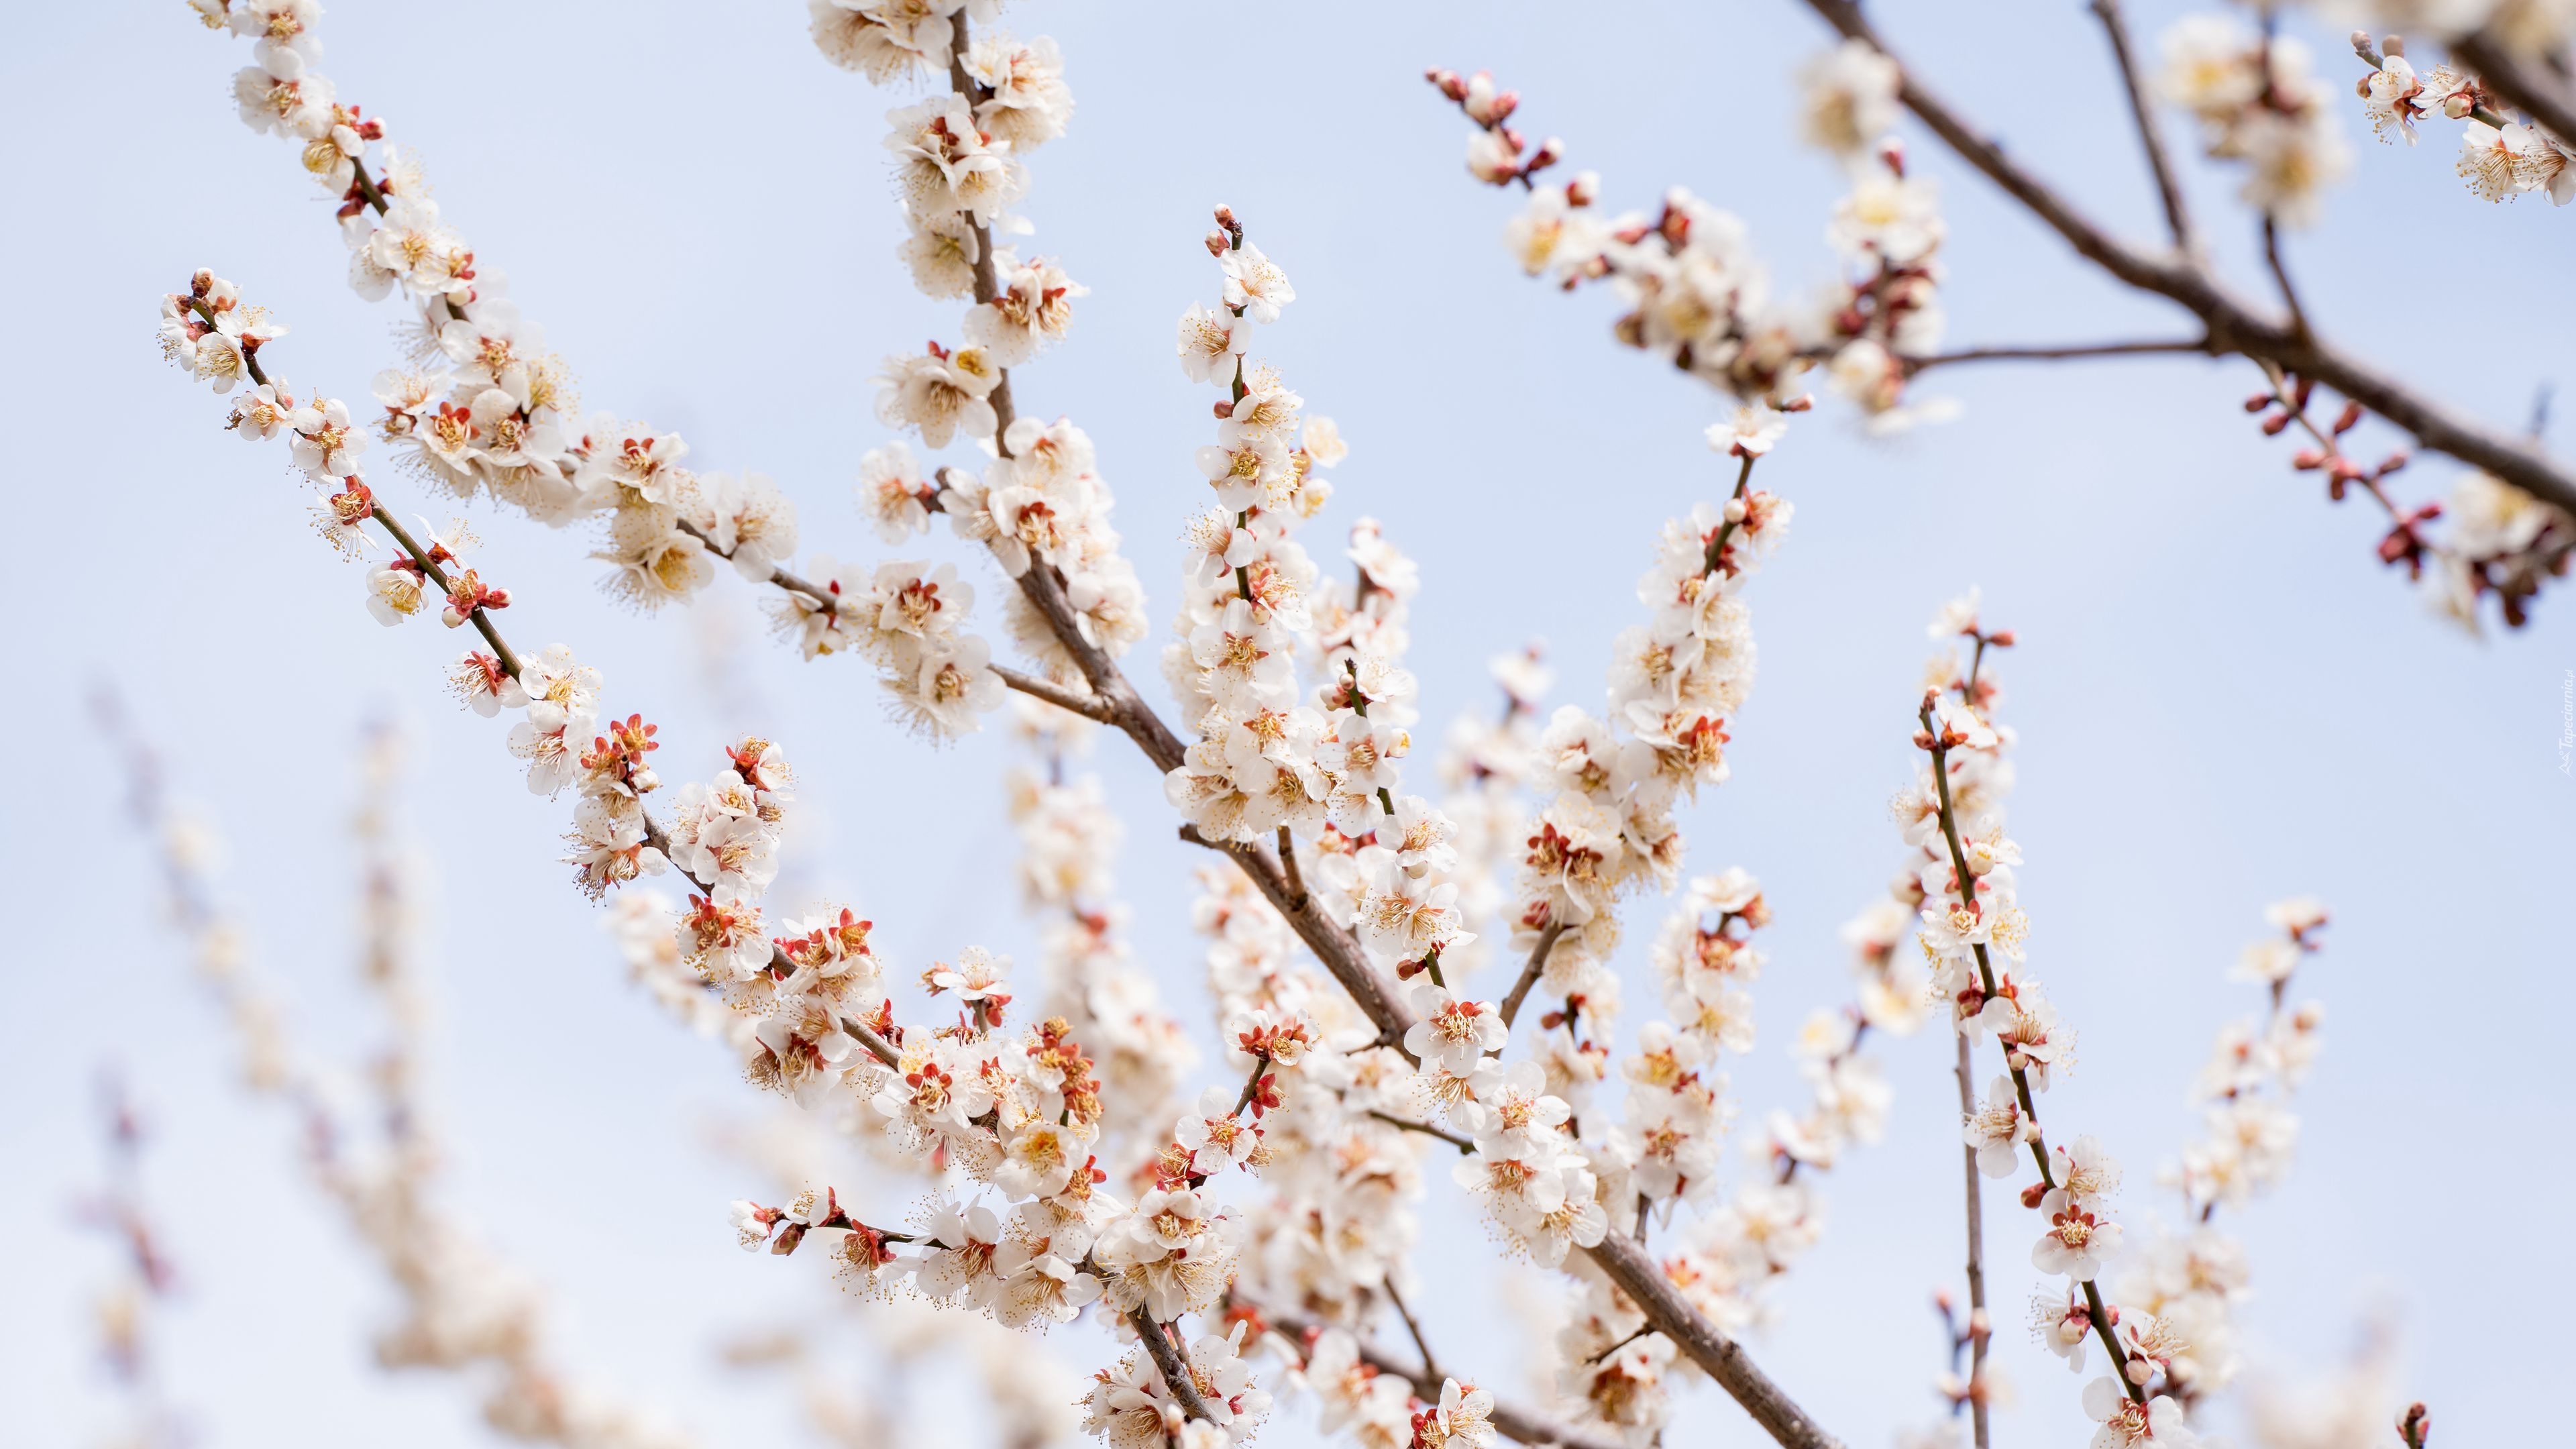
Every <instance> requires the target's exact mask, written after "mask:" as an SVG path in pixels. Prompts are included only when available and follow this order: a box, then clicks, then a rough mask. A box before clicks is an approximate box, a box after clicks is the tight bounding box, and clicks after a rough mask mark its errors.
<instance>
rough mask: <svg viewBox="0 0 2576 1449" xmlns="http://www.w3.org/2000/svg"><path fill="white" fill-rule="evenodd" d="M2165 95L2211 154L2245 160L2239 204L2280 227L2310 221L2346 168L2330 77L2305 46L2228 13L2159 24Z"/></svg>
mask: <svg viewBox="0 0 2576 1449" xmlns="http://www.w3.org/2000/svg"><path fill="white" fill-rule="evenodd" d="M2157 88H2158V90H2159V91H2160V92H2161V93H2162V94H2163V96H2164V99H2165V100H2166V101H2168V102H2170V103H2171V104H2173V105H2177V106H2180V107H2182V108H2184V109H2185V110H2188V111H2190V112H2191V113H2192V114H2193V116H2195V117H2197V118H2198V120H2199V123H2200V129H2201V140H2202V142H2203V144H2204V146H2205V147H2206V149H2207V151H2208V154H2209V155H2211V156H2212V157H2215V158H2218V159H2221V160H2225V161H2232V162H2238V163H2241V164H2243V165H2244V167H2245V184H2244V186H2243V188H2242V190H2241V195H2242V196H2243V197H2244V200H2245V203H2246V204H2247V205H2248V206H2251V207H2253V208H2255V209H2256V210H2258V211H2260V212H2262V213H2263V214H2264V215H2265V216H2266V217H2269V218H2271V219H2272V220H2274V221H2278V222H2280V223H2281V224H2282V225H2284V226H2306V225H2308V224H2310V223H2312V222H2314V221H2315V220H2316V219H2317V216H2318V214H2319V209H2320V207H2321V205H2322V203H2323V201H2324V198H2325V190H2326V188H2327V187H2328V186H2331V185H2333V184H2334V183H2335V182H2336V181H2338V180H2341V179H2342V177H2343V175H2344V173H2345V172H2347V171H2349V170H2351V169H2352V149H2351V147H2349V146H2348V145H2346V144H2345V142H2344V137H2343V127H2342V125H2341V123H2340V122H2339V121H2338V120H2337V119H2336V115H2335V109H2334V98H2333V95H2332V93H2331V92H2330V91H2329V90H2328V89H2327V83H2326V82H2325V81H2324V80H2322V79H2320V78H2319V77H2318V76H2317V75H2316V74H2314V72H2313V71H2312V70H2311V69H2310V57H2309V55H2308V48H2307V47H2306V46H2305V45H2303V44H2301V43H2300V42H2299V41H2298V40H2297V39H2295V38H2293V37H2289V36H2281V35H2268V34H2264V33H2261V32H2258V31H2256V30H2255V29H2253V28H2252V27H2251V26H2248V25H2247V24H2245V23H2244V22H2243V21H2241V20H2238V19H2237V18H2236V17H2234V16H2232V15H2186V16H2184V17H2183V18H2182V19H2180V20H2178V21H2176V22H2174V24H2173V26H2172V27H2171V28H2170V29H2168V30H2167V31H2166V32H2165V37H2164V69H2163V71H2162V72H2161V74H2160V75H2159V76H2158V78H2157Z"/></svg>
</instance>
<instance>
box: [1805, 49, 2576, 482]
mask: <svg viewBox="0 0 2576 1449" xmlns="http://www.w3.org/2000/svg"><path fill="white" fill-rule="evenodd" d="M1807 5H1808V8H1810V9H1812V10H1814V11H1815V12H1816V13H1817V14H1818V15H1819V16H1821V17H1823V19H1824V21H1825V23H1826V24H1828V25H1830V26H1832V27H1833V28H1834V30H1835V31H1836V32H1838V33H1840V34H1842V35H1844V36H1847V37H1849V38H1851V39H1854V40H1860V41H1866V42H1867V43H1869V44H1870V45H1871V46H1874V47H1876V48H1877V49H1878V50H1879V51H1880V52H1881V53H1882V54H1890V55H1892V54H1893V53H1892V52H1890V51H1889V50H1888V47H1887V45H1886V43H1885V42H1884V41H1883V40H1881V39H1880V38H1879V34H1878V31H1877V29H1876V28H1875V27H1873V26H1872V25H1871V24H1870V23H1869V20H1868V17H1866V16H1865V15H1863V14H1862V13H1861V8H1860V6H1859V5H1858V4H1857V3H1856V0H1807ZM1901 64H1902V63H1901V62H1900V65H1901ZM1903 77H1904V78H1903V80H1902V82H1901V84H1900V85H1899V88H1898V91H1897V95H1898V98H1899V99H1900V100H1902V101H1903V102H1904V103H1905V106H1906V109H1908V110H1910V111H1912V112H1913V113H1914V114H1915V115H1916V116H1917V117H1918V118H1920V119H1921V120H1922V122H1923V124H1924V125H1925V126H1927V127H1929V128H1930V129H1931V131H1932V132H1933V134H1935V135H1937V136H1939V137H1940V138H1941V141H1942V142H1943V144H1945V145H1947V146H1948V147H1949V148H1950V149H1951V150H1953V151H1956V152H1957V153H1958V154H1959V156H1960V159H1962V160H1964V161H1966V162H1967V163H1968V164H1969V165H1971V166H1973V167H1975V168H1976V169H1977V170H1979V171H1981V172H1983V173H1985V175H1986V177H1987V179H1988V180H1991V181H1992V182H1994V183H1995V184H1996V185H1997V186H1999V187H2001V188H2003V190H2004V192H2005V193H2006V194H2007V195H2009V196H2011V197H2012V198H2013V199H2014V200H2015V201H2018V202H2020V203H2021V204H2022V205H2023V206H2025V207H2027V208H2028V209H2029V210H2030V211H2031V213H2032V214H2033V215H2035V216H2037V217H2038V218H2039V219H2040V220H2041V221H2042V222H2044V223H2046V224H2047V225H2048V227H2049V229H2050V230H2052V231H2055V232H2056V233H2057V234H2058V235H2059V236H2060V237H2062V238H2064V239H2065V241H2066V242H2067V244H2068V245H2069V246H2072V247H2073V248H2074V249H2075V251H2076V252H2077V254H2078V255H2080V256H2082V257H2083V258H2084V259H2085V260H2087V261H2090V262H2092V263H2094V264H2095V265H2097V266H2099V267H2101V268H2102V269H2103V270H2104V271H2106V272H2108V273H2110V274H2111V275H2112V276H2113V277H2114V278H2117V279H2118V280H2119V281H2121V282H2123V283H2126V284H2127V285H2129V286H2131V287H2134V288H2137V289H2138V290H2140V291H2146V292H2153V293H2155V294H2157V295H2158V296H2161V297H2165V298H2167V299H2169V300H2171V301H2173V302H2175V303H2178V304H2179V305H2181V306H2182V307H2183V308H2185V309H2186V310H2188V311H2190V312H2191V313H2192V314H2193V315H2194V316H2197V317H2198V318H2200V319H2201V321H2202V322H2203V323H2204V324H2205V325H2206V326H2207V327H2208V329H2209V338H2210V350H2211V351H2212V352H2214V353H2228V352H2234V353H2242V354H2244V355H2245V356H2247V357H2254V358H2265V359H2269V360H2270V361H2272V362H2275V363H2277V364H2279V365H2280V366H2282V367H2284V368H2287V369H2288V370H2290V371H2292V372H2295V373H2297V374H2299V375H2300V376H2301V377H2306V378H2313V379H2315V380H2316V381H2318V382H2321V383H2324V384H2325V385H2326V386H2328V387H2331V388H2333V389H2334V390H2335V391H2337V392H2339V393H2342V394H2343V395H2344V396H2345V397H2348V398H2350V399H2352V400H2353V401H2355V402H2357V403H2360V404H2361V405H2362V406H2363V407H2365V408H2368V409H2370V410H2371V411H2372V412H2375V413H2377V414H2379V415H2380V416H2381V417H2383V418H2386V419H2387V420H2388V421H2390V422H2392V423H2394V424H2396V425H2397V426H2398V427H2401V428H2404V429H2405V430H2406V431H2408V432H2410V433H2412V434H2414V435H2415V440H2416V441H2417V442H2418V443H2420V444H2422V445H2423V446H2424V447H2427V448H2430V449H2432V450H2433V451H2434V452H2437V453H2448V454H2449V455H2451V456H2452V457H2454V458H2457V459H2459V460H2460V461H2462V462H2464V463H2468V464H2471V465H2473V466H2475V467H2479V468H2483V469H2485V470H2486V471H2488V472H2489V473H2492V474H2494V475H2495V476H2496V477H2498V478H2501V479H2503V480H2504V481H2506V482H2508V483H2511V484H2512V485H2514V486H2515V487H2517V488H2520V489H2521V490H2523V491H2524V492H2526V493H2529V494H2531V495H2533V496H2534V497H2537V498H2540V499H2542V500H2544V501H2546V502H2549V503H2552V504H2555V505H2557V506H2558V507H2560V508H2563V509H2567V510H2569V511H2571V512H2576V473H2571V472H2570V471H2569V470H2568V469H2567V468H2566V466H2565V465H2563V464H2561V463H2559V462H2558V461H2557V460H2555V459H2553V458H2551V457H2550V456H2549V455H2547V454H2545V453H2543V452H2541V451H2540V450H2539V449H2538V448H2536V447H2534V446H2531V445H2530V444H2528V443H2526V442H2524V441H2523V440H2521V439H2519V438H2515V437H2510V436H2507V435H2505V434H2502V433H2499V432H2496V431H2494V430H2492V429H2490V428H2488V427H2487V426H2486V425H2485V424H2484V423H2481V422H2478V421H2476V420H2474V419H2471V418H2468V417H2464V416H2462V415H2460V414H2458V413H2456V412H2453V411H2452V410H2451V409H2450V408H2448V407H2446V406H2444V405H2443V404H2441V403H2438V402H2435V401H2433V400H2432V399H2430V398H2428V397H2425V396H2423V395H2422V394H2420V393H2418V392H2416V391H2415V390H2414V389H2413V388H2411V387H2409V386H2408V385H2406V384H2405V383H2402V382H2398V381H2396V380H2395V379H2393V378H2389V377H2384V376H2382V375H2381V374H2379V373H2378V372H2376V371H2374V370H2373V369H2371V368H2370V367H2368V366H2366V365H2364V364H2363V363H2362V362H2360V361H2359V360H2357V359H2356V358H2354V357H2352V356H2351V355H2350V354H2348V353H2345V352H2343V351H2341V350H2339V349H2337V348H2335V347H2333V346H2330V345H2329V344H2327V343H2326V342H2325V341H2324V340H2322V339H2320V338H2317V337H2314V336H2310V335H2306V334H2303V333H2301V332H2300V331H2299V330H2298V329H2297V328H2296V327H2294V326H2292V325H2290V324H2288V323H2287V322H2285V321H2283V320H2281V319H2279V318H2274V317H2268V316H2265V315H2263V314H2261V313H2259V312H2257V311H2255V310H2254V309H2253V308H2252V307H2250V306H2248V305H2247V304H2246V303H2245V302H2243V301H2241V300H2240V299H2238V298H2237V297H2236V296H2234V295H2233V294H2231V293H2230V292H2228V291H2227V290H2226V289H2225V288H2223V287H2222V286H2220V284H2219V283H2218V282H2217V281H2216V280H2215V279H2213V278H2212V277H2211V275H2210V274H2209V273H2208V272H2207V271H2206V270H2205V269H2203V268H2202V267H2201V266H2199V265H2198V264H2197V263H2194V262H2191V261H2189V260H2184V259H2175V258H2167V257H2157V256H2150V255H2148V254H2146V253H2144V252H2141V251H2139V250H2138V249H2137V248H2135V247H2132V246H2130V245H2128V244H2127V243H2125V242H2122V241H2120V240H2118V239H2116V238H2114V237H2113V236H2111V235H2110V234H2109V233H2108V232H2105V231H2104V230H2102V228H2101V227H2099V226H2097V225H2095V224H2094V222H2093V221H2092V220H2091V219H2090V218H2088V217H2086V216H2085V215H2083V214H2082V213H2081V212H2078V211H2077V210H2076V209H2075V208H2074V206H2073V205H2072V204H2070V203H2069V202H2067V201H2066V199H2065V198H2064V197H2062V196H2060V195H2059V194H2058V193H2057V191H2056V190H2055V188H2053V187H2051V186H2050V185H2049V184H2048V183H2046V182H2044V181H2042V180H2040V179H2039V178H2038V177H2037V176H2035V175H2033V174H2032V173H2031V172H2029V171H2027V170H2025V169H2023V168H2022V166H2021V165H2020V163H2018V162H2016V161H2014V160H2012V159H2011V158H2010V157H2008V156H2006V155H2005V154H2004V150H2003V147H2002V146H2000V145H1998V144H1996V143H1995V142H1994V141H1992V140H1989V139H1988V138H1987V137H1986V136H1985V135H1984V134H1983V133H1982V132H1980V131H1978V130H1977V129H1976V128H1975V127H1974V126H1972V125H1970V124H1969V123H1968V121H1967V120H1966V119H1965V118H1963V117H1962V116H1960V115H1959V113H1958V112H1956V111H1953V110H1952V109H1950V107H1949V105H1948V104H1947V103H1945V102H1944V101H1942V100H1941V99H1940V98H1939V97H1938V96H1935V95H1933V94H1932V93H1931V92H1930V91H1928V90H1926V89H1925V88H1924V87H1923V85H1922V84H1921V83H1920V82H1918V81H1917V80H1916V79H1915V78H1914V75H1913V73H1912V72H1911V70H1910V69H1908V70H1906V71H1904V72H1903Z"/></svg>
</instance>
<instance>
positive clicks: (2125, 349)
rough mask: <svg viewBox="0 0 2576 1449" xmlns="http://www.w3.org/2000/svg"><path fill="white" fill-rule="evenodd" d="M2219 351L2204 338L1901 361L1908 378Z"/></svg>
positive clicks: (1986, 350)
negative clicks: (1966, 368)
mask: <svg viewBox="0 0 2576 1449" xmlns="http://www.w3.org/2000/svg"><path fill="white" fill-rule="evenodd" d="M2218 351H2219V349H2218V348H2217V347H2216V346H2215V345H2213V344H2212V343H2211V342H2210V340H2209V339H2208V338H2206V337H2202V338H2182V337H2176V338H2172V339H2170V340H2161V339H2160V340H2157V341H2151V342H2070V343H2066V344H2064V345H2046V344H2043V345H2040V346H2035V347H1967V348H1962V349H1960V350H1959V351H1957V352H1936V353H1933V354H1932V355H1931V356H1929V357H1908V358H1903V359H1900V360H1901V361H1902V362H1903V363H1904V365H1905V371H1906V372H1907V374H1908V375H1911V374H1914V373H1918V372H1925V371H1929V370H1930V369H1932V368H1935V367H1949V366H1952V365H1954V364H1957V363H1962V362H2043V361H2045V362H2061V361H2065V360H2068V359H2070V358H2079V357H2147V356H2154V355H2157V354H2171V353H2185V352H2197V353H2200V354H2202V355H2204V356H2213V355H2216V353H2217V352H2218Z"/></svg>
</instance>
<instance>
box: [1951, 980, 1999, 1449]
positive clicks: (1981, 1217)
mask: <svg viewBox="0 0 2576 1449" xmlns="http://www.w3.org/2000/svg"><path fill="white" fill-rule="evenodd" d="M1951 1035H1952V1036H1954V1037H1956V1038H1957V1040H1958V1044H1959V1114H1960V1116H1962V1117H1969V1116H1974V1115H1975V1114H1976V1110H1977V1091H1976V1087H1975V1085H1974V1084H1973V1082H1972V1081H1971V1079H1970V1073H1971V1071H1973V1069H1974V1068H1973V1065H1972V1063H1971V1062H1970V1061H1969V1059H1968V1034H1967V1033H1966V1032H1964V1031H1960V1030H1958V1029H1957V1026H1956V1024H1955V1023H1954V1024H1953V1026H1952V1029H1951ZM1959 1152H1960V1155H1961V1156H1962V1157H1964V1158H1965V1159H1966V1166H1967V1174H1968V1414H1969V1417H1970V1421H1971V1424H1972V1426H1973V1428H1974V1429H1975V1432H1976V1442H1977V1449H1986V1444H1987V1440H1986V1340H1987V1338H1989V1337H1990V1336H1991V1335H1990V1334H1989V1332H1988V1330H1989V1329H1990V1328H1991V1327H1992V1325H1991V1323H1990V1322H1989V1321H1988V1319H1987V1317H1986V1185H1985V1181H1984V1174H1983V1173H1981V1172H1979V1171H1978V1170H1977V1149H1975V1148H1973V1147H1970V1146H1968V1145H1967V1144H1965V1143H1964V1142H1963V1143H1961V1144H1960V1146H1959ZM1953 1362H1954V1363H1955V1362H1956V1360H1953Z"/></svg>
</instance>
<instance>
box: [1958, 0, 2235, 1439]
mask: <svg viewBox="0 0 2576 1449" xmlns="http://www.w3.org/2000/svg"><path fill="white" fill-rule="evenodd" d="M2093 14H2094V17H2095V18H2096V19H2098V20H2100V21H2101V22H2102V30H2103V33H2104V34H2106V35H2108V36H2109V37H2110V39H2111V58H2112V59H2113V60H2114V61H2116V62H2117V63H2118V64H2119V67H2120V84H2121V85H2122V86H2123V87H2125V88H2126V89H2127V90H2128V92H2129V114H2130V115H2131V116H2133V117H2135V118H2136V119H2137V123H2138V144H2139V145H2140V146H2141V147H2143V148H2144V149H2145V150H2146V153H2147V169H2148V170H2150V171H2152V172H2154V173H2155V176H2156V194H2157V195H2158V196H2159V197H2161V198H2162V199H2163V201H2164V204H2165V224H2166V225H2167V226H2169V227H2171V228H2172V229H2173V239H2174V245H2175V246H2176V247H2179V248H2180V249H2181V250H2182V252H2183V254H2184V255H2185V256H2194V255H2197V254H2198V253H2199V251H2200V243H2199V241H2198V240H2197V239H2196V238H2194V237H2193V236H2192V234H2191V213H2190V212H2189V211H2187V210H2185V209H2184V207H2183V201H2182V183H2181V182H2180V181H2179V180H2178V179H2177V178H2176V177H2175V175H2174V168H2173V159H2172V158H2171V157H2170V156H2168V155H2167V154H2166V153H2165V138H2164V132H2163V130H2162V129H2161V128H2159V127H2158V126H2157V125H2156V113H2155V109H2154V108H2153V107H2152V106H2150V105H2149V104H2148V103H2147V88H2146V84H2145V82H2143V81H2141V80H2140V79H2139V77H2138V58H2137V55H2136V54H2135V52H2133V51H2131V50H2130V49H2129V25H2128V22H2127V20H2125V19H2123V18H2122V17H2121V14H2120V0H2093ZM1977 1443H1978V1445H1979V1446H1980V1449H1982V1446H1983V1445H1984V1444H1985V1435H1984V1433H1983V1432H1982V1431H1981V1432H1979V1434H1978V1435H1977Z"/></svg>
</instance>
